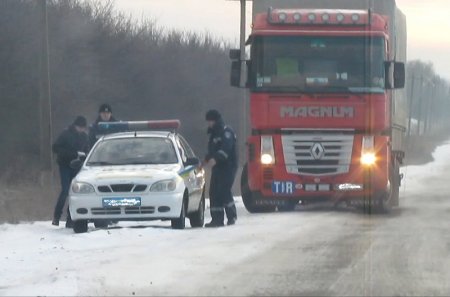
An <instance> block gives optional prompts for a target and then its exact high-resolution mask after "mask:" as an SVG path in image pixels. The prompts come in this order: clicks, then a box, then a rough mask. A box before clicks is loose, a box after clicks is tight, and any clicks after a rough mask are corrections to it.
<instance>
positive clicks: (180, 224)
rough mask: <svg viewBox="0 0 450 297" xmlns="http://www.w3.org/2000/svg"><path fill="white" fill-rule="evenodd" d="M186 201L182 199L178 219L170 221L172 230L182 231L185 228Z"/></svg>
mask: <svg viewBox="0 0 450 297" xmlns="http://www.w3.org/2000/svg"><path fill="white" fill-rule="evenodd" d="M186 200H187V199H183V204H182V205H181V214H180V217H179V218H178V219H173V220H172V229H179V230H182V229H184V228H186V206H187V203H186Z"/></svg>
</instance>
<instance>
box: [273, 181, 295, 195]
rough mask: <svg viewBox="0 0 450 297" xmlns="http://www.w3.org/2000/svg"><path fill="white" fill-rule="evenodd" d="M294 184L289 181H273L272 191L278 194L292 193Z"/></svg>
mask: <svg viewBox="0 0 450 297" xmlns="http://www.w3.org/2000/svg"><path fill="white" fill-rule="evenodd" d="M294 191H295V184H294V183H293V182H291V181H273V182H272V192H273V193H274V194H279V195H290V194H294Z"/></svg>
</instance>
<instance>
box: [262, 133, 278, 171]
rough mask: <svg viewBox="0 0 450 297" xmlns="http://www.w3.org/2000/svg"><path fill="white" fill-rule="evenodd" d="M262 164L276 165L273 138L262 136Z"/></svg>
mask: <svg viewBox="0 0 450 297" xmlns="http://www.w3.org/2000/svg"><path fill="white" fill-rule="evenodd" d="M261 164H263V165H273V164H275V150H274V148H273V138H272V136H261Z"/></svg>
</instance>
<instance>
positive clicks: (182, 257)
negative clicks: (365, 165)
mask: <svg viewBox="0 0 450 297" xmlns="http://www.w3.org/2000/svg"><path fill="white" fill-rule="evenodd" d="M435 159H436V160H435V161H434V162H432V163H430V164H427V165H424V166H411V167H409V168H407V169H404V170H403V172H404V173H405V174H406V180H405V181H404V187H403V189H402V192H401V208H400V209H398V210H394V211H393V212H392V213H391V214H390V215H373V216H366V215H363V214H362V213H360V212H358V211H356V210H353V209H345V208H344V209H342V208H341V209H338V210H336V209H332V208H331V207H324V206H317V207H310V208H308V209H302V208H300V209H298V210H297V211H295V212H292V213H274V214H261V215H250V214H248V213H247V212H246V211H245V209H244V208H243V205H242V203H240V202H239V203H238V206H239V220H238V223H237V225H235V226H232V227H226V228H221V229H213V230H210V229H186V230H182V231H178V230H172V229H170V227H169V225H170V223H168V222H149V223H131V222H130V223H120V224H119V225H118V227H116V228H110V229H108V230H99V229H93V227H91V228H92V229H90V232H89V233H87V234H80V235H76V234H73V232H72V230H66V229H64V228H54V227H52V226H51V225H50V222H37V223H34V224H20V225H0V295H5V296H7V295H34V296H37V295H40V296H42V295H120V296H127V295H131V296H132V295H261V294H262V295H276V294H280V295H320V296H323V295H352V296H355V295H358V296H361V295H365V296H373V295H377V296H380V295H386V296H390V295H450V232H449V221H450V220H449V219H450V195H449V194H450V144H446V145H444V146H442V147H440V148H438V150H437V151H436V153H435Z"/></svg>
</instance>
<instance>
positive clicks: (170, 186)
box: [150, 179, 178, 192]
mask: <svg viewBox="0 0 450 297" xmlns="http://www.w3.org/2000/svg"><path fill="white" fill-rule="evenodd" d="M177 184H178V181H177V180H176V179H167V180H161V181H159V182H156V183H154V184H153V185H152V186H151V187H150V192H173V191H175V190H176V188H177Z"/></svg>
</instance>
